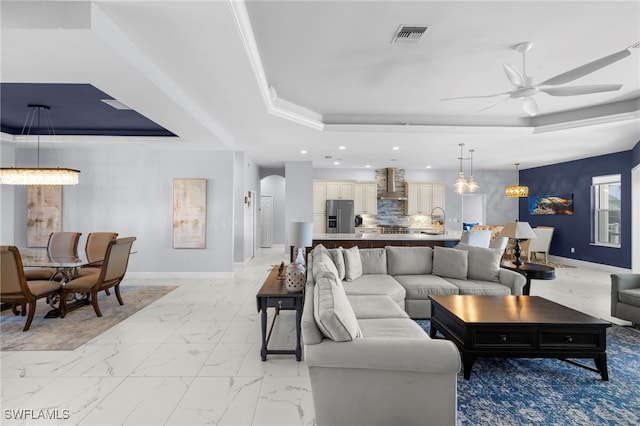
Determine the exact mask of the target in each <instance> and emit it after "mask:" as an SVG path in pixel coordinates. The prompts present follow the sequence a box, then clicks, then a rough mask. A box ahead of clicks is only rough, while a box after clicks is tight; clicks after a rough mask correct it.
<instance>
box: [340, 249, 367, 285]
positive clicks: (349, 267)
mask: <svg viewBox="0 0 640 426" xmlns="http://www.w3.org/2000/svg"><path fill="white" fill-rule="evenodd" d="M342 254H343V255H344V266H345V271H344V279H345V280H346V281H353V280H355V279H356V278H359V277H361V276H362V258H361V257H360V250H359V249H358V246H353V247H351V248H349V249H344V250H343V251H342Z"/></svg>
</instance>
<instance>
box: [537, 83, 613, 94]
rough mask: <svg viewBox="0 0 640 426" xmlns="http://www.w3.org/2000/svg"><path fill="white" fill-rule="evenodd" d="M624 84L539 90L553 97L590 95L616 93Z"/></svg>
mask: <svg viewBox="0 0 640 426" xmlns="http://www.w3.org/2000/svg"><path fill="white" fill-rule="evenodd" d="M621 87H622V84H594V85H590V86H570V87H548V88H546V89H545V88H543V89H539V91H540V92H545V93H547V94H549V95H551V96H574V95H588V94H589V93H601V92H614V91H616V90H620V88H621Z"/></svg>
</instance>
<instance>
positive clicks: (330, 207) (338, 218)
mask: <svg viewBox="0 0 640 426" xmlns="http://www.w3.org/2000/svg"><path fill="white" fill-rule="evenodd" d="M354 224H355V216H354V214H353V200H327V233H328V234H353V233H354V232H355V230H354V229H355V228H354Z"/></svg>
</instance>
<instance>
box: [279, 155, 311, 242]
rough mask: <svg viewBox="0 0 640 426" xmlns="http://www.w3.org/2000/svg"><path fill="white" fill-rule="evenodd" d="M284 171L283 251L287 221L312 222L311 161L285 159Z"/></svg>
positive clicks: (287, 232)
mask: <svg viewBox="0 0 640 426" xmlns="http://www.w3.org/2000/svg"><path fill="white" fill-rule="evenodd" d="M284 173H285V195H286V210H285V252H286V253H288V252H289V222H291V221H303V222H313V167H312V163H311V161H287V162H285V165H284Z"/></svg>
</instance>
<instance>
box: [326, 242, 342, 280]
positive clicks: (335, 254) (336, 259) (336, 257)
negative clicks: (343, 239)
mask: <svg viewBox="0 0 640 426" xmlns="http://www.w3.org/2000/svg"><path fill="white" fill-rule="evenodd" d="M329 254H330V255H331V259H333V263H334V264H335V265H336V268H337V269H338V277H339V278H340V281H342V280H344V273H345V266H344V255H343V254H342V247H338V248H335V249H329Z"/></svg>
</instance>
